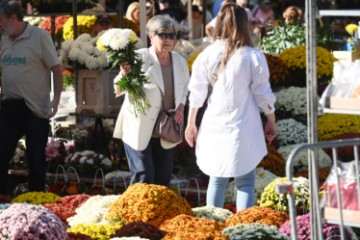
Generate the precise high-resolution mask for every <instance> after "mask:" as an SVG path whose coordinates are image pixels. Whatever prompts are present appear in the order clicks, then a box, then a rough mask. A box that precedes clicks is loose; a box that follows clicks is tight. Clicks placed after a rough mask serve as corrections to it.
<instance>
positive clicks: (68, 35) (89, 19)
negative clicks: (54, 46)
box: [63, 16, 96, 40]
mask: <svg viewBox="0 0 360 240" xmlns="http://www.w3.org/2000/svg"><path fill="white" fill-rule="evenodd" d="M76 19H77V31H78V36H79V35H81V34H83V33H89V32H90V31H91V28H92V27H93V26H94V24H95V22H96V16H77V18H76ZM73 26H74V20H73V17H70V18H69V19H68V20H67V21H66V22H65V24H64V27H63V39H64V40H69V39H74V27H73Z"/></svg>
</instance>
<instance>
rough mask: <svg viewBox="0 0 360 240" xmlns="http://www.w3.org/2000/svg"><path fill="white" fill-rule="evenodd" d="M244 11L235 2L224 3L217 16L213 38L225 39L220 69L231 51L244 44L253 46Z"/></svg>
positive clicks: (227, 59)
mask: <svg viewBox="0 0 360 240" xmlns="http://www.w3.org/2000/svg"><path fill="white" fill-rule="evenodd" d="M248 26H249V24H248V18H247V14H246V11H245V10H244V9H243V8H242V7H240V6H239V5H237V4H235V3H226V4H224V5H223V6H222V7H221V9H220V12H219V14H218V16H217V20H216V25H215V30H214V38H215V40H216V39H226V42H227V43H226V48H225V54H224V57H223V59H222V60H221V68H220V69H222V68H223V67H224V66H225V65H226V63H227V62H228V61H229V59H230V57H231V55H232V54H233V52H234V51H235V50H237V49H239V48H241V47H244V46H253V43H252V41H251V38H250V35H249V28H248Z"/></svg>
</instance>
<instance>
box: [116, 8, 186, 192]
mask: <svg viewBox="0 0 360 240" xmlns="http://www.w3.org/2000/svg"><path fill="white" fill-rule="evenodd" d="M146 31H147V35H148V37H149V38H150V41H151V47H149V48H143V49H139V50H138V51H137V53H138V55H139V56H140V58H141V59H142V61H143V71H144V72H145V75H147V76H149V79H148V80H149V82H150V83H149V84H147V85H148V87H144V91H145V94H146V97H147V99H148V100H149V102H150V104H151V107H150V109H149V110H148V111H147V112H146V113H145V114H144V115H140V116H136V115H135V113H134V112H133V111H132V109H133V102H132V101H131V99H130V98H129V96H128V95H127V94H126V95H125V100H124V103H123V105H122V107H121V110H120V113H119V116H118V118H117V121H116V124H115V129H114V138H118V139H122V141H123V143H124V148H125V153H126V156H127V159H128V163H129V167H130V172H131V182H130V183H131V184H134V183H137V182H140V183H152V184H159V185H164V186H169V185H170V180H171V175H172V170H173V154H174V151H173V149H174V147H175V146H176V145H177V144H178V143H170V142H168V141H166V140H164V139H161V138H159V137H158V136H156V135H155V134H154V131H153V129H154V126H155V123H156V120H157V118H158V115H159V113H160V112H162V110H163V109H164V110H173V111H175V117H174V118H175V121H176V122H177V123H179V124H182V123H183V122H184V104H185V102H186V98H187V94H188V90H187V85H188V81H189V69H188V65H187V62H186V60H185V59H184V58H183V57H182V56H181V55H180V54H178V53H176V52H174V51H172V50H173V49H174V47H175V44H176V36H177V31H178V27H177V23H176V21H175V20H173V19H172V18H170V17H169V16H164V15H156V16H154V17H153V18H151V19H150V20H149V21H148V22H147V25H146ZM131 71H132V67H131V66H130V65H129V64H128V63H127V62H124V63H121V64H120V73H119V77H120V76H124V75H127V74H129V73H130V72H131ZM115 93H116V95H118V96H119V95H121V94H124V92H121V91H120V89H119V88H118V87H116V89H115ZM162 95H163V96H162ZM162 101H163V104H162Z"/></svg>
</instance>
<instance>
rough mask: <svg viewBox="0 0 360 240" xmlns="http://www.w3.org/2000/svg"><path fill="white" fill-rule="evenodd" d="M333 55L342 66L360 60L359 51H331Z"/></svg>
mask: <svg viewBox="0 0 360 240" xmlns="http://www.w3.org/2000/svg"><path fill="white" fill-rule="evenodd" d="M333 55H334V57H335V58H337V59H338V60H339V61H340V62H341V63H342V64H344V65H347V64H350V63H351V62H354V61H355V60H356V59H360V51H333Z"/></svg>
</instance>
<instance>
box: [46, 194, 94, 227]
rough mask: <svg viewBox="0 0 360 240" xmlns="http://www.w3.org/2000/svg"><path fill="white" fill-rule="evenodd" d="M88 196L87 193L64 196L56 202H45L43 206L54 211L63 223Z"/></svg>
mask: <svg viewBox="0 0 360 240" xmlns="http://www.w3.org/2000/svg"><path fill="white" fill-rule="evenodd" d="M89 198H90V196H89V195H87V194H78V195H73V196H66V197H63V198H61V199H59V200H58V201H57V202H56V203H46V204H44V207H46V208H47V209H49V210H50V211H52V212H53V213H55V214H56V215H57V216H58V217H59V218H60V219H61V220H62V221H63V222H64V223H67V222H66V220H67V219H68V218H70V217H72V216H74V215H75V213H76V212H75V210H76V209H77V208H78V207H80V206H81V205H82V204H83V203H85V202H86V201H87V200H88V199H89Z"/></svg>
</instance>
